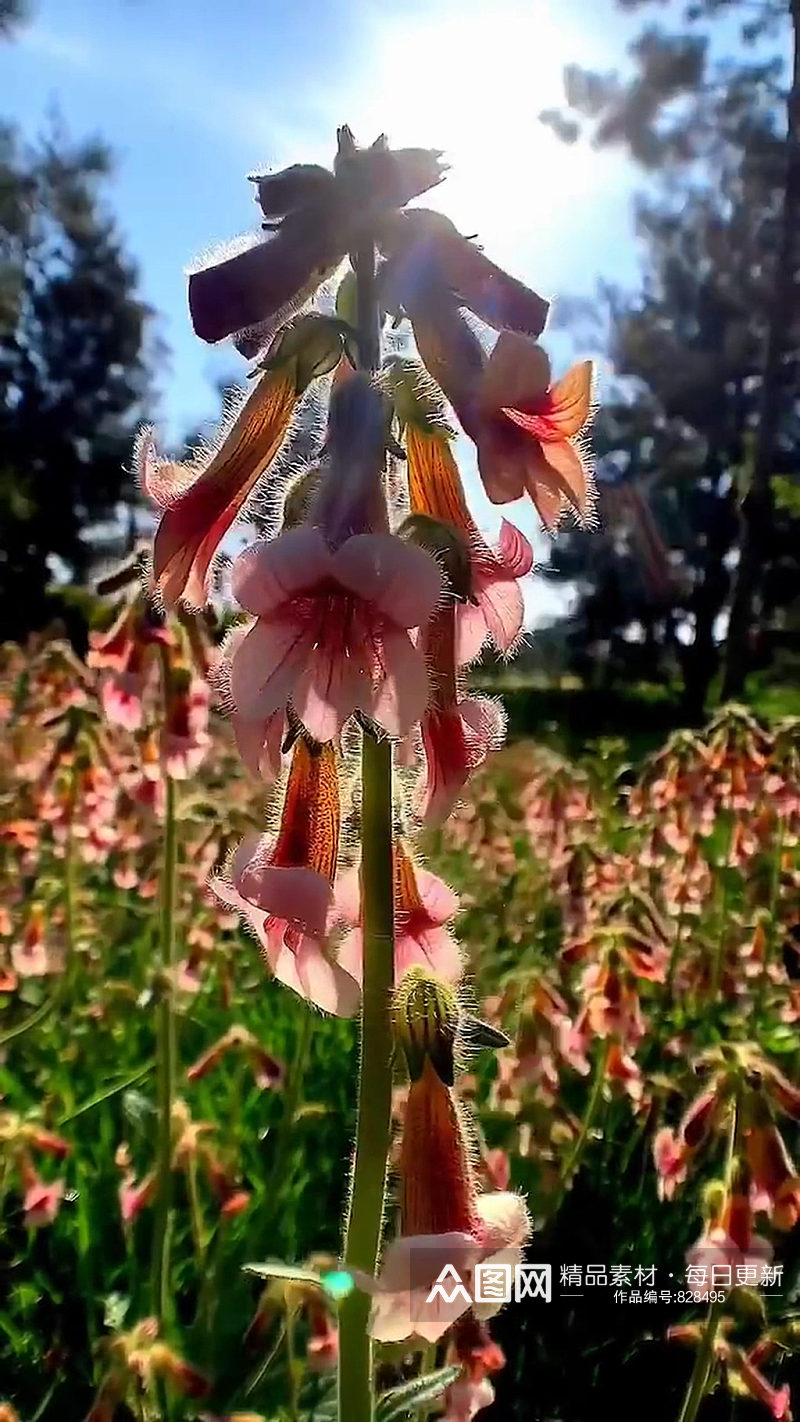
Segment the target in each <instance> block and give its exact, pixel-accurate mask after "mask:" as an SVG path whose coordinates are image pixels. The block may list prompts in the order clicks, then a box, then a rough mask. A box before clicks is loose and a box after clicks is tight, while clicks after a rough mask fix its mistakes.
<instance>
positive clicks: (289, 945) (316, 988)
mask: <svg viewBox="0 0 800 1422" xmlns="http://www.w3.org/2000/svg"><path fill="white" fill-rule="evenodd" d="M338 850H339V783H338V771H337V766H336V753H335V751H334V749H333V746H332V745H330V744H327V745H324V746H322V747H317V748H314V749H312V748H311V747H310V746H309V745H308V743H307V742H306V741H305V739H304V738H303V737H302V736H301V737H300V738H299V739H298V740H297V741H296V743H295V747H294V752H293V754H292V766H291V770H290V773H289V780H288V784H287V788H286V798H285V800H284V806H283V814H282V816H281V824H280V829H279V831H278V834H277V836H275V837H274V838H271V837H270V836H264V837H262V839H261V840H255V839H249V840H245V841H244V843H243V844H242V845H241V846H240V847H239V850H238V851H237V853H236V856H235V858H234V860H233V863H232V865H231V870H230V878H229V880H227V881H226V880H220V879H217V880H215V881H214V883H213V888H214V892H215V893H216V894H217V896H218V897H219V898H220V899H221V900H222V902H223V903H226V904H230V905H231V906H232V907H234V908H237V909H238V910H239V911H240V913H241V914H242V915H243V917H244V918H245V920H246V921H247V922H248V923H249V924H250V926H251V927H252V929H253V930H254V932H255V934H256V936H257V938H258V939H259V942H260V943H261V946H262V949H263V952H264V956H265V958H266V960H267V962H268V964H269V966H270V968H271V969H272V972H273V973H274V975H275V977H276V978H277V979H278V980H279V982H282V983H285V984H286V986H287V987H290V988H292V989H293V991H294V992H297V993H299V994H300V996H301V997H304V998H306V999H307V1000H308V1001H310V1002H315V1003H316V1004H317V1006H318V1007H321V1008H322V1009H323V1011H325V1012H333V1013H335V1014H336V1015H337V1016H340V1017H349V1016H351V1015H352V1013H353V1012H355V1010H356V1008H357V1006H358V1002H359V990H358V984H357V983H356V982H355V981H354V979H353V977H352V976H351V975H350V973H349V972H348V971H347V970H346V969H345V968H343V967H342V966H341V965H340V964H339V963H337V962H336V961H335V960H334V959H333V958H332V957H331V956H330V954H329V952H328V951H327V949H326V947H325V941H326V937H327V933H328V927H329V917H330V914H331V908H332V904H333V880H334V877H335V874H336V863H337V857H338Z"/></svg>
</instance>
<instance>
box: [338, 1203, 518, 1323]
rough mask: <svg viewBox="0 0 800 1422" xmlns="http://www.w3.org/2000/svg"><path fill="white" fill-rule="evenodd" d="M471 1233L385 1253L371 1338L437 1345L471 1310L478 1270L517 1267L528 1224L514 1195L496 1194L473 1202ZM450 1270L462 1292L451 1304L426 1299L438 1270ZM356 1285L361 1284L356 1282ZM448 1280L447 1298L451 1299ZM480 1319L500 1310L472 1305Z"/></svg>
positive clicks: (410, 1242)
mask: <svg viewBox="0 0 800 1422" xmlns="http://www.w3.org/2000/svg"><path fill="white" fill-rule="evenodd" d="M475 1211H476V1215H475V1219H474V1222H473V1226H472V1231H471V1232H467V1231H464V1230H454V1231H450V1232H449V1233H446V1234H439V1235H430V1234H423V1235H402V1236H401V1237H400V1238H399V1239H396V1240H393V1241H392V1243H391V1244H389V1246H388V1247H387V1249H386V1252H385V1255H384V1263H383V1268H382V1269H381V1273H380V1276H379V1277H378V1279H377V1280H376V1281H375V1282H374V1284H373V1285H372V1286H371V1288H370V1289H369V1291H370V1292H371V1293H372V1312H371V1316H370V1333H371V1334H372V1337H373V1338H377V1339H378V1341H379V1342H381V1343H399V1342H402V1341H403V1340H404V1339H407V1338H423V1339H425V1341H426V1342H428V1343H435V1342H437V1340H438V1339H439V1338H441V1336H442V1334H443V1333H445V1332H446V1331H447V1329H448V1328H451V1327H452V1325H453V1324H454V1323H455V1322H456V1321H457V1320H458V1319H459V1318H460V1317H461V1316H462V1314H464V1313H465V1312H466V1310H467V1309H468V1308H470V1307H471V1305H470V1299H471V1298H472V1296H473V1295H474V1292H475V1290H474V1275H475V1266H476V1265H477V1264H486V1265H487V1266H488V1267H491V1266H493V1265H495V1266H500V1265H511V1266H512V1274H513V1266H514V1265H515V1264H517V1263H519V1260H520V1258H521V1250H522V1246H523V1245H524V1244H525V1242H526V1240H527V1238H528V1234H529V1230H530V1222H529V1219H528V1214H527V1210H526V1209H525V1205H524V1203H523V1201H522V1200H521V1199H520V1197H519V1196H518V1195H512V1194H508V1193H506V1192H498V1193H496V1194H491V1195H479V1196H478V1197H477V1199H476V1201H475ZM447 1265H450V1266H451V1268H452V1269H454V1270H455V1272H456V1273H457V1274H458V1276H459V1279H460V1280H461V1283H462V1284H463V1286H464V1290H465V1294H466V1296H467V1297H465V1294H464V1293H461V1292H458V1290H457V1286H456V1295H455V1297H451V1298H450V1300H449V1301H448V1299H446V1298H445V1297H443V1295H442V1294H439V1295H437V1297H436V1298H435V1299H433V1301H432V1302H428V1299H429V1295H430V1294H431V1292H432V1291H433V1288H434V1285H435V1283H436V1281H437V1279H438V1278H439V1275H440V1274H441V1272H442V1270H443V1269H444V1268H445V1267H446V1266H447ZM357 1282H359V1283H362V1281H361V1280H360V1279H359V1280H358V1281H357ZM454 1285H455V1280H454V1279H453V1278H452V1277H451V1278H449V1279H448V1280H447V1283H446V1285H445V1292H446V1293H448V1294H452V1293H453V1287H454ZM474 1307H475V1312H476V1313H477V1314H478V1315H479V1316H480V1317H483V1318H487V1317H490V1316H491V1315H492V1313H496V1312H497V1311H498V1309H499V1307H500V1305H499V1304H476V1305H475V1306H474Z"/></svg>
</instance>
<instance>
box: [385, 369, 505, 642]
mask: <svg viewBox="0 0 800 1422" xmlns="http://www.w3.org/2000/svg"><path fill="white" fill-rule="evenodd" d="M387 372H388V376H389V380H390V383H391V388H392V392H393V395H394V400H395V409H396V411H397V415H398V418H399V420H400V422H401V424H402V425H403V427H404V441H405V449H406V457H407V469H408V493H409V502H410V505H411V510H412V513H416V514H425V515H428V516H429V517H431V518H435V519H439V520H440V521H441V522H443V523H447V524H450V526H451V527H453V528H455V529H457V530H458V531H459V533H460V534H461V535H462V536H463V538H464V540H465V543H466V546H467V548H468V550H469V562H470V587H469V596H468V597H467V598H465V600H464V601H463V602H459V604H458V606H457V608H456V646H457V658H458V662H459V665H460V666H464V665H465V664H467V663H469V662H471V661H473V660H474V659H475V657H477V656H478V654H479V652H480V650H481V647H482V646H483V644H484V642H485V641H486V639H487V637H491V639H492V641H493V642H494V645H495V646H496V648H497V650H498V651H499V652H503V653H505V654H508V653H510V652H511V651H512V649H513V648H514V646H515V644H516V642H517V640H518V638H519V635H520V632H521V631H522V624H523V618H524V614H525V605H524V602H523V597H522V589H521V587H520V579H521V578H523V577H525V576H526V574H528V573H529V572H530V571H531V568H532V567H533V551H532V549H531V546H530V544H529V543H528V540H527V539H526V538H524V537H523V535H522V534H521V533H520V532H519V529H517V528H515V527H514V526H513V524H511V523H508V522H507V521H506V520H505V519H503V522H502V524H501V526H500V538H499V541H498V543H497V545H496V546H495V547H494V548H491V547H490V546H489V544H488V543H487V542H486V540H485V539H484V538H483V537H482V535H481V534H480V533H479V531H478V528H477V527H476V524H475V522H474V520H473V518H472V515H471V514H470V512H469V509H468V507H467V502H466V499H465V497H464V490H463V487H462V483H461V478H460V475H459V472H458V466H457V464H456V461H455V458H454V455H453V449H452V434H451V432H450V430H449V429H448V428H447V425H446V424H445V421H444V405H443V402H442V399H441V396H440V395H439V392H438V391H437V390H436V389H435V387H434V386H433V385H432V382H431V380H430V379H429V378H428V377H427V376H426V373H425V370H424V367H423V366H422V365H420V364H419V362H418V361H405V360H399V359H394V360H392V361H391V362H389V363H388V365H387Z"/></svg>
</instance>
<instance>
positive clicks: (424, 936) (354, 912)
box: [333, 838, 462, 983]
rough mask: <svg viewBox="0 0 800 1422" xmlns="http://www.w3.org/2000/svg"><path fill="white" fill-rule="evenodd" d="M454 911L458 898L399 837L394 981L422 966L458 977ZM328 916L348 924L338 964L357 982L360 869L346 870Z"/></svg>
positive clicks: (360, 968)
mask: <svg viewBox="0 0 800 1422" xmlns="http://www.w3.org/2000/svg"><path fill="white" fill-rule="evenodd" d="M457 912H458V898H457V896H456V894H454V893H453V891H452V889H449V888H448V887H447V885H446V884H445V883H443V881H442V880H441V879H439V878H437V876H436V875H435V874H431V873H430V872H429V871H428V870H427V869H423V868H422V867H421V866H419V865H416V864H415V863H414V861H413V860H412V859H411V857H410V855H409V854H408V851H407V850H406V848H405V845H404V844H403V841H402V839H400V838H397V839H396V840H395V845H394V918H395V939H394V971H395V981H396V982H399V981H400V979H401V977H402V976H403V974H404V973H405V972H407V970H408V969H409V968H411V967H414V966H420V967H424V968H427V969H428V970H429V971H430V972H433V973H436V974H437V975H438V976H439V977H441V978H444V979H445V980H446V981H448V982H456V981H457V980H458V978H459V977H460V976H461V971H462V962H461V953H460V950H459V947H458V943H457V942H456V940H455V939H454V938H453V936H452V934H451V933H450V932H449V930H448V928H447V924H448V923H449V922H450V920H451V919H453V918H454V917H455V915H456V914H457ZM333 913H334V917H335V918H337V919H338V920H339V922H341V923H342V924H344V925H345V926H346V927H347V928H349V932H347V933H346V934H345V936H344V938H343V939H342V942H341V944H340V946H339V964H340V966H341V967H343V968H345V969H346V971H347V972H348V973H350V975H351V976H352V977H353V978H355V979H356V981H357V982H358V983H360V982H361V980H362V973H363V968H364V934H363V927H362V924H363V907H362V898H361V874H360V870H358V869H353V870H349V871H348V872H347V873H346V874H344V875H342V877H341V879H340V880H339V882H338V884H337V886H336V894H335V906H334V911H333Z"/></svg>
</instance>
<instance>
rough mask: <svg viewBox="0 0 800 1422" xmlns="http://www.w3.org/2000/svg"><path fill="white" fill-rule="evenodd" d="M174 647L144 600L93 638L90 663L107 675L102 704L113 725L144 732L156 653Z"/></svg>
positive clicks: (125, 609) (129, 605) (134, 603)
mask: <svg viewBox="0 0 800 1422" xmlns="http://www.w3.org/2000/svg"><path fill="white" fill-rule="evenodd" d="M171 644H172V636H171V634H170V632H169V631H168V629H167V628H165V627H163V626H162V625H161V624H160V623H159V622H158V621H157V620H156V619H155V618H154V617H153V616H152V615H151V613H150V611H149V609H148V607H147V604H146V603H145V601H144V599H143V598H140V597H137V598H135V599H133V601H131V602H129V603H127V604H126V605H125V606H124V607H123V609H122V612H121V613H120V615H119V617H118V618H117V620H116V622H114V623H113V624H112V626H111V627H110V628H108V630H107V631H105V632H91V633H90V634H89V651H88V653H87V657H86V660H87V663H88V665H89V666H90V667H96V668H97V669H98V670H100V671H102V672H103V673H104V675H103V676H102V678H101V681H100V700H101V704H102V707H103V711H104V713H105V716H106V718H107V720H108V721H110V722H111V724H112V725H115V726H122V728H123V729H124V730H126V731H138V730H139V729H140V727H141V725H142V722H143V719H144V705H143V698H144V694H145V691H146V688H147V682H148V676H149V671H150V667H151V663H152V653H153V650H154V649H156V648H158V647H169V646H171Z"/></svg>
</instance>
